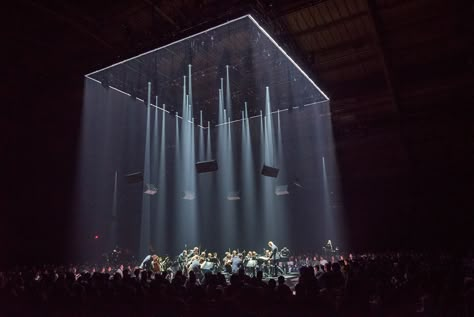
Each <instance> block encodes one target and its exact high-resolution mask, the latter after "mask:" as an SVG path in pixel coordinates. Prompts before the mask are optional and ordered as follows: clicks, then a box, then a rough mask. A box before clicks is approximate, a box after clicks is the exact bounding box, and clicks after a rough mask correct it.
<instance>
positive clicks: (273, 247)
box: [268, 241, 280, 276]
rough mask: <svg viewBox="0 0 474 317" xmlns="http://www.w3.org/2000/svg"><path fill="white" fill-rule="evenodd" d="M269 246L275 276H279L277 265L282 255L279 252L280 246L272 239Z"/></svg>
mask: <svg viewBox="0 0 474 317" xmlns="http://www.w3.org/2000/svg"><path fill="white" fill-rule="evenodd" d="M268 246H269V247H270V259H271V263H272V266H273V274H272V275H273V276H277V266H278V260H279V259H280V255H279V254H278V247H277V246H276V244H275V243H273V242H272V241H268Z"/></svg>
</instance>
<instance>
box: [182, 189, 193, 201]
mask: <svg viewBox="0 0 474 317" xmlns="http://www.w3.org/2000/svg"><path fill="white" fill-rule="evenodd" d="M183 199H184V200H194V199H196V193H195V192H193V191H189V190H185V191H184V196H183Z"/></svg>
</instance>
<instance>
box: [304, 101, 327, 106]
mask: <svg viewBox="0 0 474 317" xmlns="http://www.w3.org/2000/svg"><path fill="white" fill-rule="evenodd" d="M328 101H329V100H323V101H316V102H312V103H307V104H305V105H303V107H309V106H314V105H317V104H320V103H325V102H328Z"/></svg>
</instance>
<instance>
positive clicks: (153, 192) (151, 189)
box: [144, 184, 158, 196]
mask: <svg viewBox="0 0 474 317" xmlns="http://www.w3.org/2000/svg"><path fill="white" fill-rule="evenodd" d="M146 188H147V189H146V190H145V192H144V194H146V195H151V196H153V195H156V193H158V188H157V187H156V186H155V185H153V184H146Z"/></svg>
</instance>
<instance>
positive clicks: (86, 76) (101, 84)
mask: <svg viewBox="0 0 474 317" xmlns="http://www.w3.org/2000/svg"><path fill="white" fill-rule="evenodd" d="M86 77H87V76H86ZM87 78H89V79H90V80H93V81H95V82H96V83H99V84H101V85H102V82H101V81H98V80H97V79H94V78H91V77H87Z"/></svg>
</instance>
